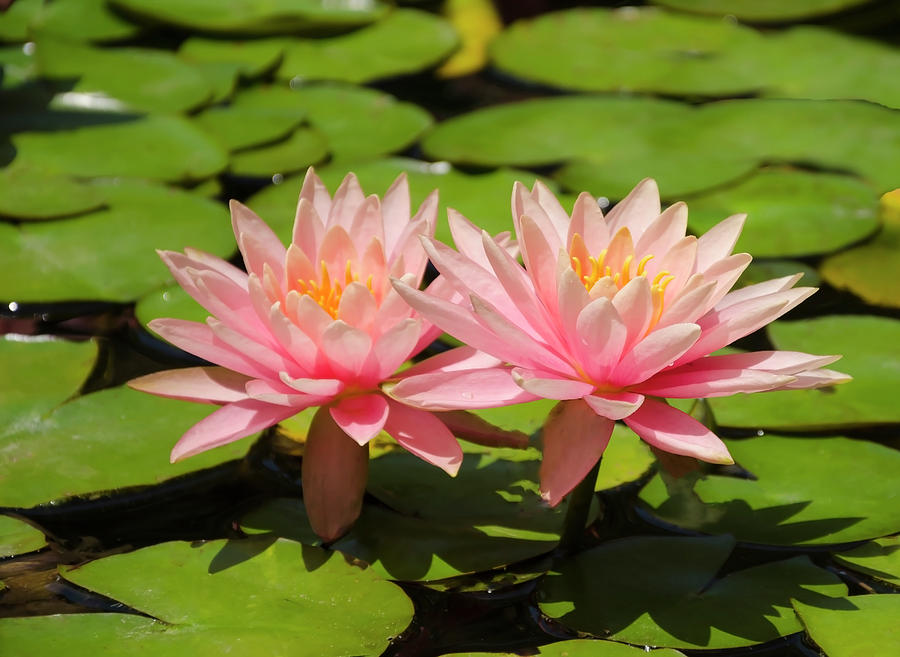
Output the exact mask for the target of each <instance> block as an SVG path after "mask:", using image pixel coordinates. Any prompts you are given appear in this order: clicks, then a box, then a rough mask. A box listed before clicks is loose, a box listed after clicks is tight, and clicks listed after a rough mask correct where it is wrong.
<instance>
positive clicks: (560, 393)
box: [391, 179, 849, 505]
mask: <svg viewBox="0 0 900 657" xmlns="http://www.w3.org/2000/svg"><path fill="white" fill-rule="evenodd" d="M512 210H513V221H514V225H515V230H516V235H517V237H518V241H519V247H520V249H521V252H522V259H523V261H524V267H523V266H522V265H520V264H519V263H518V262H517V261H516V260H515V259H513V258H512V257H511V256H510V255H509V254H508V253H507V252H505V251H504V250H503V249H500V248H497V246H496V244H495V243H494V241H493V240H492V239H490V237H489V236H488V235H487V234H486V233H484V234H483V235H482V242H481V244H480V245H479V247H480V250H479V249H476V248H475V247H474V246H473V245H471V244H467V245H464V248H460V251H462V252H457V251H454V250H452V249H451V248H449V247H447V246H445V245H444V244H441V243H439V242H435V241H433V240H431V239H427V238H426V239H424V242H425V246H426V250H427V252H428V255H429V256H430V258H431V260H432V262H433V263H434V264H435V266H436V267H437V268H438V270H439V271H440V272H441V274H442V275H443V277H444V278H445V279H446V281H447V283H448V284H449V285H450V286H452V287H453V288H454V289H455V290H456V292H457V296H456V297H455V299H454V300H448V299H447V298H446V295H445V297H444V298H441V297H437V296H434V295H430V294H428V293H427V292H422V291H419V290H416V289H414V287H413V286H411V285H409V284H408V283H406V282H405V281H396V282H395V287H396V289H397V290H398V291H399V292H400V293H401V295H402V296H403V298H404V299H406V300H407V301H408V302H409V303H410V305H412V306H413V307H414V308H416V309H417V310H418V311H419V312H420V313H421V314H422V315H423V316H424V317H426V318H427V319H428V320H430V321H431V322H433V323H434V324H435V325H437V326H439V327H441V328H442V329H443V330H445V331H446V332H448V333H450V334H451V335H453V336H455V337H456V338H458V339H460V340H462V341H464V342H466V343H468V344H469V345H471V346H472V347H475V348H477V349H480V350H482V351H484V352H486V353H489V354H491V355H493V356H496V357H497V358H498V359H500V360H502V361H504V362H505V363H508V364H509V365H511V366H512V369H511V370H510V371H509V377H510V379H511V380H512V381H514V383H515V384H516V385H517V386H519V387H520V388H521V390H522V391H524V392H526V393H528V394H529V395H531V396H532V398H549V399H556V400H560V403H559V404H558V405H557V407H556V408H555V409H554V412H553V413H552V415H551V416H550V418H549V419H548V421H547V423H546V424H545V426H544V430H543V446H544V447H543V449H544V454H543V463H542V466H541V473H540V476H541V490H542V493H543V495H544V497H545V498H546V499H547V500H548V501H549V502H550V503H551V504H553V505H555V504H557V503H559V501H560V500H561V499H562V498H563V497H564V496H565V495H566V494H567V493H568V492H569V491H570V490H572V488H573V487H574V486H575V485H576V484H577V483H578V482H579V481H580V480H581V479H582V478H583V477H584V476H585V475H586V474H587V473H588V472H589V471H590V470H591V468H592V467H593V466H594V464H595V463H596V462H597V460H598V459H599V458H600V456H601V455H602V453H603V451H604V449H605V448H606V445H607V443H608V442H609V439H610V435H611V432H612V429H613V425H614V422H615V421H616V420H624V422H625V423H626V424H627V425H628V426H629V427H630V428H631V429H632V430H633V431H634V432H635V433H636V434H638V435H639V436H640V437H641V438H642V439H643V440H644V441H646V442H647V443H649V444H650V445H651V446H652V447H654V448H656V449H659V450H663V451H666V452H671V453H674V454H679V455H684V456H690V457H694V458H698V459H702V460H704V461H709V462H713V463H731V462H732V459H731V456H730V455H729V453H728V450H727V448H726V447H725V445H724V444H723V442H722V441H721V440H720V439H719V438H718V437H717V436H716V435H715V434H714V433H713V432H712V431H710V430H709V429H708V428H707V427H705V426H704V425H702V424H701V423H700V422H698V421H696V420H695V419H693V418H691V417H690V416H689V415H687V414H685V413H682V412H681V411H679V410H677V409H675V408H673V407H672V406H669V405H668V404H667V403H666V402H665V401H664V399H663V398H665V397H671V398H703V397H717V396H722V395H731V394H734V393H738V392H744V393H748V392H760V391H765V390H775V389H787V388H813V387H818V386H825V385H832V384H834V383H839V382H842V381H845V380H847V379H848V378H849V377H846V376H844V375H842V374H840V373H837V372H833V371H831V370H827V369H821V368H822V367H823V366H825V365H827V364H829V363H832V362H834V361H835V360H837V359H838V358H839V357H838V356H813V355H809V354H804V353H798V352H788V351H763V352H750V353H735V354H729V355H715V356H713V355H710V354H711V352H713V351H716V350H718V349H720V348H721V347H724V346H726V345H728V344H730V343H731V342H733V341H735V340H737V339H739V338H742V337H744V336H746V335H748V334H749V333H752V332H753V331H755V330H757V329H758V328H760V327H762V326H764V325H765V324H767V323H769V322H771V321H772V320H774V319H775V318H777V317H779V316H781V315H783V314H784V313H786V312H788V311H789V310H791V309H792V308H793V307H795V306H796V305H797V304H799V303H800V302H801V301H803V300H804V299H806V298H807V297H808V296H809V295H810V294H812V293H813V292H814V291H815V290H814V288H794V287H793V286H794V284H795V283H796V282H797V280H798V279H799V278H800V275H799V274H798V275H796V276H788V277H784V278H779V279H775V280H771V281H767V282H764V283H759V284H756V285H750V286H748V287H744V288H741V289H738V290H736V291H730V290H731V288H732V286H734V284H735V282H736V281H737V279H738V277H739V276H740V274H741V272H743V270H744V269H745V268H746V267H747V265H748V264H749V263H750V260H751V258H750V256H749V255H748V254H746V253H739V254H732V253H731V252H732V250H733V248H734V245H735V243H736V241H737V239H738V236H739V234H740V232H741V229H742V227H743V223H744V219H745V216H744V215H735V216H732V217H729V218H727V219H725V220H724V221H722V222H721V223H719V224H718V225H717V226H715V227H714V228H712V229H711V230H710V231H709V232H707V233H706V234H705V235H703V236H701V237H699V238H698V237H694V236H692V235H686V230H687V206H686V205H685V204H684V203H676V204H675V205H672V206H671V207H669V208H667V209H666V210H665V211H664V212H663V211H661V207H660V201H659V192H658V190H657V186H656V183H655V182H654V181H653V180H649V179H648V180H644V181H643V182H641V183H640V184H639V185H638V186H637V187H636V188H635V189H634V190H633V191H632V192H631V193H630V194H629V195H628V196H627V197H626V198H625V199H624V200H622V201H621V202H620V203H618V204H617V205H616V206H615V207H614V208H613V209H612V211H610V212H609V214H607V215H606V216H604V215H603V213H602V211H601V210H600V208H599V207H598V205H597V202H596V200H595V199H594V198H593V197H591V196H590V195H588V194H586V193H584V194H582V195H581V196H579V197H578V200H577V201H576V203H575V206H574V209H573V211H572V214H571V216H569V215H568V214H567V213H566V212H565V210H564V209H563V208H562V206H561V205H560V203H559V202H558V200H557V199H556V197H555V196H554V195H553V193H552V192H551V191H550V190H549V189H548V188H547V187H546V186H544V185H543V184H541V183H540V182H538V183H536V184H535V186H534V188H533V190H532V191H531V192H530V193H529V192H528V190H527V189H526V188H525V187H523V186H522V185H521V184H517V185H516V186H515V188H514V190H513V199H512ZM450 220H451V225H453V224H457V223H460V222H463V221H464V220H463V219H462V218H461V217H460V216H458V215H454V214H452V213H451V216H450ZM457 246H458V247H460V246H461V245H460V244H459V243H458V242H457ZM473 253H480V254H481V256H479V257H472V254H473ZM485 379H486V377H485V374H484V373H477V372H472V373H468V374H461V375H458V376H455V377H447V376H445V375H442V374H441V373H434V372H433V373H430V374H422V375H418V376H411V377H408V378H405V379H404V380H403V381H401V382H399V383H398V384H397V385H396V386H394V387H393V388H392V390H391V395H392V396H393V397H394V398H395V399H398V400H402V401H404V402H405V403H409V404H414V405H417V406H419V407H421V408H431V409H449V408H475V407H478V406H483V405H487V404H488V403H490V401H489V400H487V399H486V398H488V397H492V396H496V395H493V393H492V392H491V390H490V388H489V386H488V385H487V384H486V383H485ZM498 385H506V384H505V383H502V382H501V383H499V384H498Z"/></svg>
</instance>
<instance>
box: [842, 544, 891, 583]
mask: <svg viewBox="0 0 900 657" xmlns="http://www.w3.org/2000/svg"><path fill="white" fill-rule="evenodd" d="M834 558H835V561H837V562H838V563H841V564H843V565H845V566H847V567H848V568H850V569H851V570H856V571H858V572H861V573H865V574H866V575H871V576H872V577H874V578H876V579H880V580H882V581H884V582H888V583H889V584H893V585H894V586H897V587H900V536H889V537H887V538H879V539H876V540H874V541H871V542H870V543H866V544H865V545H861V546H859V547H858V548H854V549H852V550H848V551H847V552H839V553H837V554H835V555H834Z"/></svg>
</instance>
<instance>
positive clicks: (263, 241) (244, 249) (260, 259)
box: [228, 200, 286, 280]
mask: <svg viewBox="0 0 900 657" xmlns="http://www.w3.org/2000/svg"><path fill="white" fill-rule="evenodd" d="M228 207H229V208H230V209H231V226H232V229H233V230H234V236H235V238H236V239H237V243H238V248H240V250H241V254H242V255H243V256H244V264H245V265H246V266H247V271H248V272H253V273H254V274H256V275H257V276H262V266H263V263H268V264H269V266H271V267H272V268H274V269H275V273H276V274H277V278H278V280H281V279H282V278H283V276H284V271H283V268H284V264H283V263H284V256H285V253H286V249H285V247H284V244H282V243H281V240H280V239H278V236H277V235H276V234H275V233H274V232H273V231H272V229H271V228H269V226H268V224H266V222H264V221H263V220H262V219H260V218H259V217H258V216H257V215H256V213H255V212H253V210H251V209H250V208H248V207H247V206H246V205H244V204H243V203H240V202H238V201H235V200H232V201H231V202H230V203H229V204H228Z"/></svg>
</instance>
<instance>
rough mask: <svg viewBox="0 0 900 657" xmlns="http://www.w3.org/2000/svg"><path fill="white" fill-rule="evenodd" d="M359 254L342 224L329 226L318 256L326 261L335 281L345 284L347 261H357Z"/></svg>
mask: <svg viewBox="0 0 900 657" xmlns="http://www.w3.org/2000/svg"><path fill="white" fill-rule="evenodd" d="M357 256H358V254H357V253H356V246H355V245H354V244H353V240H352V239H350V235H349V234H347V231H346V230H344V228H343V227H342V226H329V227H328V230H326V231H325V236H324V237H323V238H322V243H321V244H320V245H319V255H318V257H319V259H320V260H321V261H324V262H325V266H326V267H328V273H329V274H330V275H331V277H332V280H333V281H334V282H337V283H340V284H343V282H344V281H343V278H344V270H345V269H346V267H347V263H348V262H351V263H352V262H356V260H357ZM314 264H316V263H314ZM338 279H340V280H338Z"/></svg>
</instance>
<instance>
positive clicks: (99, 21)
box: [18, 0, 141, 41]
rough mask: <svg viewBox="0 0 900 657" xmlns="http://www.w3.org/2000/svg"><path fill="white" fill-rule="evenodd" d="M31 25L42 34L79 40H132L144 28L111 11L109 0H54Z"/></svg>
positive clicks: (46, 5) (45, 6)
mask: <svg viewBox="0 0 900 657" xmlns="http://www.w3.org/2000/svg"><path fill="white" fill-rule="evenodd" d="M18 1H19V2H21V0H18ZM31 27H32V28H34V29H36V30H37V31H38V32H39V34H42V35H43V34H53V35H58V36H63V37H65V38H67V39H71V40H78V41H116V40H119V39H129V38H131V37H133V36H135V35H136V34H137V33H138V32H140V30H141V26H140V25H137V24H135V23H132V22H130V21H127V20H125V19H124V18H122V16H121V15H120V14H118V13H116V12H114V11H112V10H111V9H110V8H109V5H108V4H107V3H106V0H53V2H51V3H48V4H45V5H44V6H43V8H42V9H41V12H40V14H39V15H38V16H37V18H36V19H35V20H34V21H32V24H31Z"/></svg>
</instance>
